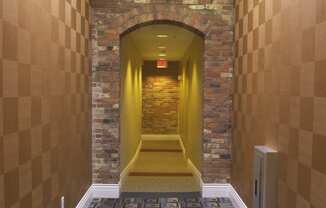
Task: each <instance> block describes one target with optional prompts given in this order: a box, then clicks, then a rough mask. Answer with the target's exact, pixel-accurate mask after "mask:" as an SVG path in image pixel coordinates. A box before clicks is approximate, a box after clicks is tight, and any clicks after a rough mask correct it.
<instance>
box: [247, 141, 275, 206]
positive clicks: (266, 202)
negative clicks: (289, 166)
mask: <svg viewBox="0 0 326 208" xmlns="http://www.w3.org/2000/svg"><path fill="white" fill-rule="evenodd" d="M254 154H255V156H254V160H255V161H254V178H253V180H254V181H253V208H277V184H278V182H277V181H278V152H277V151H275V150H273V149H271V148H269V147H266V146H255V153H254Z"/></svg>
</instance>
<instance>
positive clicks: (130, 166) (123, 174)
mask: <svg viewBox="0 0 326 208" xmlns="http://www.w3.org/2000/svg"><path fill="white" fill-rule="evenodd" d="M142 143H143V141H142V140H141V139H140V141H139V144H138V146H137V149H136V152H135V154H134V156H133V157H132V159H131V160H130V161H129V163H128V165H127V166H126V167H125V168H124V169H123V171H122V172H121V174H120V178H121V179H123V178H124V177H125V176H126V175H128V173H129V171H130V169H131V168H132V167H133V165H134V163H135V161H136V160H137V158H138V155H139V152H140V149H141V147H142Z"/></svg>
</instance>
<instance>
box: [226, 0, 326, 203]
mask: <svg viewBox="0 0 326 208" xmlns="http://www.w3.org/2000/svg"><path fill="white" fill-rule="evenodd" d="M325 11H326V3H325V1H324V0H310V1H304V0H300V1H293V0H282V1H280V0H259V1H253V0H237V1H236V25H235V28H236V29H235V39H236V44H235V46H236V47H235V49H236V60H235V86H234V88H235V93H234V124H235V126H234V132H233V134H234V139H233V145H234V147H235V148H234V151H233V168H232V170H233V173H232V183H233V185H234V186H235V187H236V189H237V190H238V191H239V193H240V194H241V196H242V197H243V198H244V199H245V201H246V202H247V204H248V206H249V207H251V197H252V165H253V164H252V163H253V162H252V161H253V146H254V145H257V144H266V145H268V146H270V147H272V148H275V149H276V150H278V151H279V153H280V164H279V165H280V173H279V174H280V175H279V181H278V186H279V187H278V196H279V198H278V206H277V207H279V208H283V207H293V208H296V207H297V208H299V207H300V208H301V207H305V208H310V207H314V208H322V207H325V204H326V197H325V196H326V162H325V158H326V151H325V147H326V125H325V123H326V93H325V92H326V82H325V80H326V73H325V71H326V39H325V37H326V15H325V14H326V13H325Z"/></svg>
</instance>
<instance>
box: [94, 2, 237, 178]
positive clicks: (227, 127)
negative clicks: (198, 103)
mask: <svg viewBox="0 0 326 208" xmlns="http://www.w3.org/2000/svg"><path fill="white" fill-rule="evenodd" d="M126 10H127V11H124V12H123V13H119V15H116V16H114V15H107V16H108V17H107V18H110V20H109V19H106V20H108V21H103V22H102V23H101V26H103V28H105V30H103V34H101V37H102V38H101V44H103V45H104V46H107V45H109V47H107V50H108V51H107V52H106V53H105V54H103V55H97V56H99V57H97V58H100V59H103V60H104V61H103V62H105V63H103V64H102V65H101V64H100V66H103V68H101V72H96V71H95V72H94V71H93V74H94V73H95V76H93V77H97V78H95V82H105V81H104V80H103V78H104V77H108V76H111V75H112V74H113V75H114V77H113V78H112V77H111V78H110V79H109V81H110V85H111V86H110V87H111V89H110V90H111V91H112V92H110V93H111V94H113V95H114V96H111V98H110V102H109V104H108V105H107V106H104V109H108V111H110V110H111V109H112V108H113V106H116V105H118V104H119V94H120V91H119V90H120V89H119V83H120V77H119V73H120V66H119V60H120V54H119V51H118V50H119V44H120V37H121V35H124V34H126V33H128V32H129V31H132V30H134V29H136V28H138V27H140V26H143V25H146V24H152V23H155V22H169V23H172V24H178V25H181V26H183V27H186V28H187V29H191V28H192V30H193V31H195V32H196V33H199V34H201V36H203V37H204V47H205V51H204V61H203V62H204V69H203V79H204V80H203V81H204V82H203V95H204V100H203V117H204V118H203V162H202V165H203V167H202V170H201V174H202V179H203V181H204V182H205V183H216V182H221V183H224V182H228V181H229V179H230V168H231V158H230V155H231V148H230V141H231V109H232V96H231V93H232V78H231V76H230V74H231V75H232V73H231V69H232V68H233V62H232V59H233V51H232V47H233V27H232V26H231V25H230V24H228V23H227V21H225V20H224V19H223V18H222V16H221V15H219V14H216V13H214V14H213V13H205V12H203V11H197V10H193V9H190V8H189V7H188V6H185V5H165V4H155V5H154V4H146V5H141V6H133V7H132V8H131V9H126ZM103 16H104V14H103ZM97 39H99V38H98V37H97ZM95 64H98V63H95ZM93 68H94V63H93ZM96 73H101V75H99V76H97V75H96ZM98 80H99V81H98ZM93 81H94V80H93ZM107 116H108V117H110V120H112V121H114V122H115V123H114V124H113V122H112V123H111V124H112V125H110V126H109V125H108V126H107V127H108V128H109V130H108V129H105V128H107V127H103V129H101V130H102V131H103V132H107V135H104V136H103V140H107V141H103V143H107V144H108V147H110V148H112V147H115V148H116V149H111V150H108V149H105V148H108V147H100V146H99V147H98V149H101V151H102V153H103V155H105V156H103V158H102V159H103V160H104V161H105V162H103V166H102V167H101V166H99V165H97V166H96V168H97V169H95V170H94V169H93V180H94V182H95V183H117V182H118V181H119V179H120V178H119V175H120V171H121V170H120V169H119V144H120V138H119V124H118V123H119V115H118V113H117V112H116V111H114V110H113V111H112V113H110V114H109V115H107ZM93 135H94V132H93ZM97 135H99V134H98V132H97ZM93 137H94V136H93ZM95 151H97V150H96V147H95Z"/></svg>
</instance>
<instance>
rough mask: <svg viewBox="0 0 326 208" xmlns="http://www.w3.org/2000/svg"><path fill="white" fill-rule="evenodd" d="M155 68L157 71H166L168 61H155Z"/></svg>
mask: <svg viewBox="0 0 326 208" xmlns="http://www.w3.org/2000/svg"><path fill="white" fill-rule="evenodd" d="M156 67H157V68H158V69H166V68H168V61H167V60H164V59H160V60H157V62H156Z"/></svg>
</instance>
